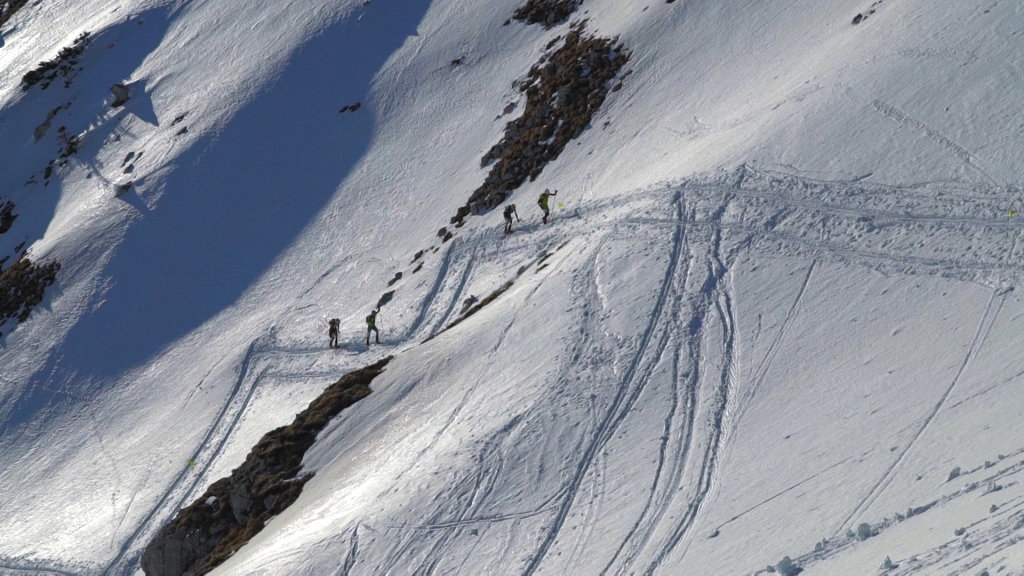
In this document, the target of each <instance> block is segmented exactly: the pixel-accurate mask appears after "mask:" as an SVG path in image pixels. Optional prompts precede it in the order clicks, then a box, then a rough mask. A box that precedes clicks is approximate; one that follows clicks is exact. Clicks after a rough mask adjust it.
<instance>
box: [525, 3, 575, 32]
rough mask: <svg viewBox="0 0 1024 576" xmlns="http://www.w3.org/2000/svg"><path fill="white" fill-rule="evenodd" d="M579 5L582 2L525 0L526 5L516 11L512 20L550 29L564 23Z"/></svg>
mask: <svg viewBox="0 0 1024 576" xmlns="http://www.w3.org/2000/svg"><path fill="white" fill-rule="evenodd" d="M580 4H583V0H527V1H526V4H523V5H522V6H520V7H519V8H517V9H516V11H515V14H513V15H512V19H513V20H518V21H519V22H525V23H527V24H543V25H544V27H545V28H551V27H552V26H554V25H555V24H559V23H561V22H565V20H566V19H567V18H569V16H570V15H572V13H573V12H575V11H576V10H577V9H578V8H579V7H580Z"/></svg>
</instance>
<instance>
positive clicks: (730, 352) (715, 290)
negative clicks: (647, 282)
mask: <svg viewBox="0 0 1024 576" xmlns="http://www.w3.org/2000/svg"><path fill="white" fill-rule="evenodd" d="M729 202H730V198H729V196H726V197H725V198H724V200H723V204H722V207H721V208H720V209H719V210H718V211H717V213H716V218H721V217H722V216H723V215H724V213H725V211H726V208H727V207H728V205H729ZM721 244H722V237H721V232H720V231H716V233H715V236H714V238H713V241H712V252H711V255H710V262H709V263H708V266H709V269H708V272H709V274H708V283H709V285H707V286H705V287H704V288H703V289H702V293H704V294H706V295H707V299H708V309H707V310H708V312H710V310H711V308H712V305H713V308H714V310H715V311H716V312H717V314H718V317H719V321H720V322H721V330H722V334H721V342H720V346H721V347H722V354H723V359H722V366H721V369H720V371H719V373H718V375H717V379H716V381H717V386H716V390H715V399H714V403H713V404H712V413H711V415H712V418H711V421H712V424H713V425H712V426H711V430H710V435H709V436H708V437H707V446H706V447H705V449H704V453H703V455H702V457H701V461H700V474H699V475H698V478H697V489H696V492H695V494H694V497H693V498H692V499H691V500H690V503H689V504H688V505H687V509H686V512H685V514H684V515H683V517H682V518H681V519H680V521H679V522H678V524H677V525H676V526H675V528H674V530H673V531H672V533H671V534H670V535H669V538H668V540H667V541H666V542H665V544H664V545H663V546H662V548H661V550H660V551H659V552H658V554H657V556H656V557H655V558H654V560H653V561H652V562H651V563H650V564H648V566H647V568H646V569H645V570H644V573H645V574H653V573H654V571H655V570H657V569H658V568H659V567H661V565H662V564H663V563H664V561H665V559H666V558H667V557H668V555H669V554H671V553H672V551H673V550H675V548H676V547H677V546H678V545H679V543H680V542H682V541H683V540H684V539H686V537H687V536H688V535H689V534H690V532H691V531H692V529H693V527H694V526H695V525H696V522H697V518H698V516H699V514H700V512H701V510H703V509H704V507H705V503H706V502H707V498H708V496H709V495H710V494H711V493H712V492H713V491H714V489H715V486H716V484H717V478H718V468H719V453H720V452H721V450H722V448H723V447H724V445H725V443H726V441H727V439H728V436H727V433H726V432H727V430H726V429H727V422H726V419H727V418H728V416H729V414H728V410H727V409H728V407H729V404H730V400H731V399H732V398H733V396H734V394H735V389H736V386H735V381H734V380H735V377H736V372H737V368H736V365H735V364H736V361H737V359H736V314H735V311H734V308H733V296H732V287H731V285H729V281H728V266H727V263H726V262H723V261H722V260H721V256H720V254H721ZM723 284H724V285H725V287H724V288H723ZM694 337H695V338H703V329H701V330H700V332H699V333H698V334H696V335H695V336H694ZM701 348H702V347H701ZM697 382H698V383H699V382H700V376H699V374H698V376H697ZM688 550H689V543H687V546H686V548H684V550H683V553H682V556H681V557H680V560H681V559H682V558H683V557H685V556H686V552H687V551H688Z"/></svg>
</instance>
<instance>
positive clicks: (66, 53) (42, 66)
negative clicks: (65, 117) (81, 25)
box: [21, 32, 91, 91]
mask: <svg viewBox="0 0 1024 576" xmlns="http://www.w3.org/2000/svg"><path fill="white" fill-rule="evenodd" d="M90 40H91V38H90V36H89V33H88V32H82V34H81V35H80V36H79V37H78V38H75V41H74V43H73V44H71V46H67V47H64V48H61V49H60V52H58V53H57V56H56V57H55V58H53V59H52V60H47V61H45V62H40V63H39V65H38V66H36V68H35V70H32V71H30V72H28V73H26V74H25V75H24V76H22V78H21V89H22V90H26V91H27V90H28V89H30V88H32V87H33V86H35V85H36V84H41V88H42V89H43V90H46V88H47V87H49V86H50V83H52V82H53V81H54V80H56V79H57V76H58V75H60V76H63V77H65V78H67V77H68V76H69V75H70V74H71V73H72V72H74V70H75V66H76V65H77V64H78V58H79V57H80V56H81V55H82V52H85V49H86V48H87V47H88V46H89V41H90ZM67 85H68V82H65V86H67Z"/></svg>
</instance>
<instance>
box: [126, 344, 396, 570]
mask: <svg viewBox="0 0 1024 576" xmlns="http://www.w3.org/2000/svg"><path fill="white" fill-rule="evenodd" d="M390 361H391V357H390V356H389V357H387V358H385V359H383V360H381V361H380V362H377V363H376V364H373V365H371V366H367V367H366V368H363V369H361V370H356V371H355V372H350V373H349V374H346V375H345V376H343V377H342V378H341V379H340V380H338V381H337V382H335V383H334V384H332V385H330V386H329V387H328V388H327V389H326V390H324V393H323V394H321V395H320V396H319V397H318V398H317V399H316V400H314V401H313V402H312V403H310V405H309V407H308V408H306V409H305V410H303V411H302V412H300V413H299V414H298V415H296V416H295V420H294V422H292V423H291V424H290V425H288V426H282V427H280V428H277V429H276V430H272V431H271V432H268V433H267V434H265V435H264V436H263V438H262V439H261V440H260V441H259V443H258V444H256V446H255V447H254V448H253V449H252V451H250V452H249V455H248V456H247V457H246V459H245V462H243V463H242V465H241V466H239V467H238V468H236V469H235V470H233V471H232V472H231V476H230V477H228V478H222V479H220V480H218V481H217V482H214V483H213V484H212V485H211V486H210V487H209V489H207V491H206V492H205V493H204V494H203V495H202V496H200V497H199V498H198V499H197V500H196V501H195V502H193V503H192V504H190V505H189V506H188V507H187V508H184V509H182V510H181V511H179V512H178V515H177V516H175V518H174V519H173V520H172V521H171V522H170V523H169V524H167V526H165V527H164V528H163V529H162V530H161V531H160V533H159V534H158V535H157V537H156V538H155V539H154V540H153V541H152V542H150V544H149V546H147V547H146V550H145V552H144V553H143V555H142V570H143V571H144V572H145V573H146V574H148V575H150V576H154V575H161V576H162V575H167V576H170V575H175V576H177V575H182V574H184V575H187V576H193V575H198V574H206V573H207V572H209V571H211V570H213V569H214V568H215V567H217V566H218V565H220V564H221V563H223V562H224V561H225V560H227V559H228V558H229V557H230V556H231V555H232V554H234V553H235V552H236V551H237V550H238V549H239V548H241V547H242V545H244V544H245V543H246V542H248V541H249V540H250V539H251V538H252V537H253V536H255V535H256V534H257V533H259V531H260V530H262V529H263V525H264V524H265V523H266V521H267V520H269V519H270V518H271V517H272V516H275V515H277V514H280V513H281V512H282V511H283V510H284V509H286V508H287V507H288V506H290V505H291V504H292V503H293V502H295V500H296V499H297V498H298V497H299V494H300V493H301V492H302V487H303V485H305V483H306V482H308V481H309V480H310V479H312V478H313V474H311V473H307V474H302V473H301V469H302V458H303V456H304V455H305V453H306V450H308V449H309V447H310V446H312V445H313V442H314V441H315V440H316V436H317V434H318V433H319V432H320V431H321V430H323V428H324V427H325V426H326V425H327V423H328V422H330V420H331V419H332V418H333V417H335V416H337V415H338V414H339V413H340V412H341V411H342V410H343V409H345V408H347V407H349V406H351V405H352V404H355V403H356V402H358V401H359V400H361V399H363V398H365V397H366V396H368V395H369V394H370V392H371V390H370V382H371V381H372V380H373V379H374V378H376V377H377V376H378V375H379V374H380V373H381V372H383V371H384V366H386V365H387V363H388V362H390Z"/></svg>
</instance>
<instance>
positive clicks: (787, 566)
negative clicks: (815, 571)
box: [775, 556, 804, 576]
mask: <svg viewBox="0 0 1024 576" xmlns="http://www.w3.org/2000/svg"><path fill="white" fill-rule="evenodd" d="M775 571H776V572H778V573H779V574H782V576H796V575H797V574H799V573H801V572H803V571H804V569H803V568H801V567H799V566H797V565H796V564H794V563H793V560H792V559H791V558H790V557H789V556H785V557H783V559H782V560H781V561H780V562H779V563H778V564H776V565H775Z"/></svg>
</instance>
